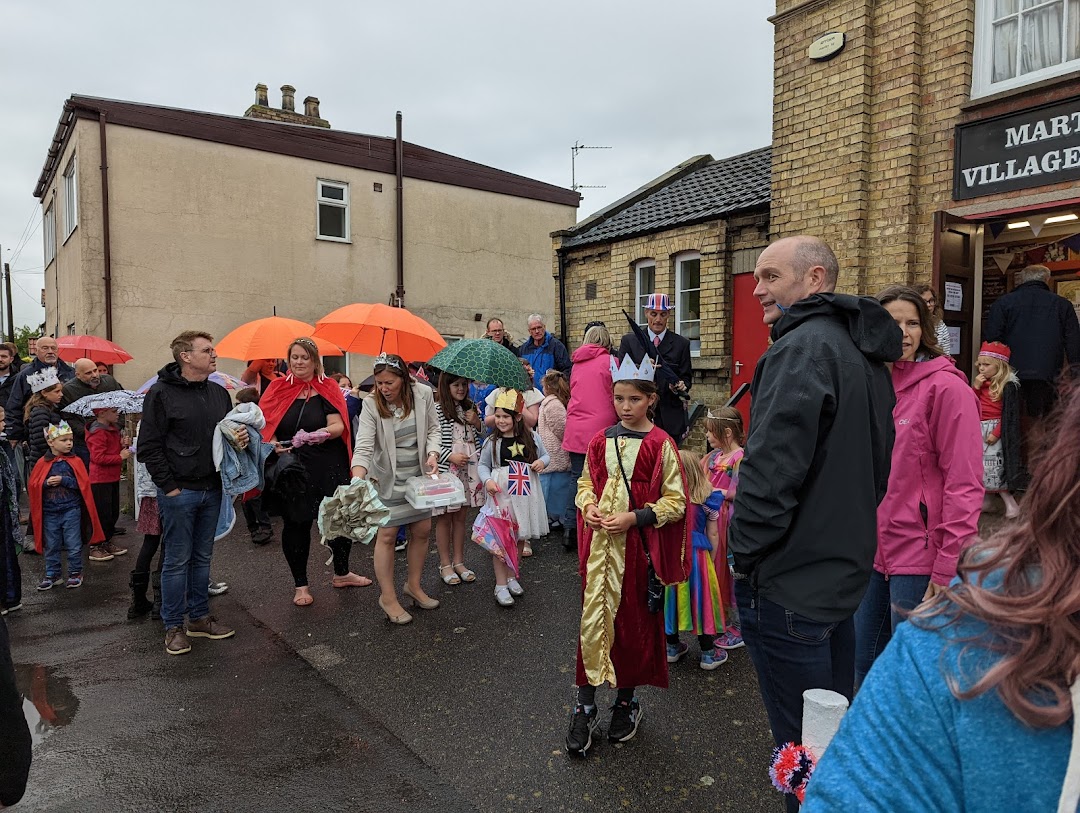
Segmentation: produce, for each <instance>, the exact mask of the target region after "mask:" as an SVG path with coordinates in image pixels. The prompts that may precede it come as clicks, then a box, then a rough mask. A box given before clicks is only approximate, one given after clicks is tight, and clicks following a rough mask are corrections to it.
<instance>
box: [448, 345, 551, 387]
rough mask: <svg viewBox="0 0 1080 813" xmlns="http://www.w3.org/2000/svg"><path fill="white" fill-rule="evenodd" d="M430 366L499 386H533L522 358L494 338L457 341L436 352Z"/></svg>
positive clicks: (471, 379)
mask: <svg viewBox="0 0 1080 813" xmlns="http://www.w3.org/2000/svg"><path fill="white" fill-rule="evenodd" d="M428 366H430V367H434V368H436V369H438V370H442V371H443V372H445V373H451V374H453V375H460V376H464V377H465V378H467V379H469V380H470V381H483V382H484V383H485V384H494V385H495V386H496V387H507V388H508V389H513V390H519V391H525V390H530V389H532V386H533V383H532V380H531V379H530V378H529V377H528V375H526V373H525V368H524V367H522V365H521V359H519V358H518V357H517V356H515V355H514V354H513V353H511V352H510V351H509V350H507V349H506V348H505V347H503V346H502V345H501V344H499V343H498V342H493V341H492V340H491V339H461V340H460V341H456V342H454V343H453V344H451V345H449V346H448V347H446V348H445V349H444V350H440V351H439V352H438V353H436V354H435V356H434V357H433V358H432V359H431V361H429V362H428Z"/></svg>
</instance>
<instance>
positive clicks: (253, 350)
mask: <svg viewBox="0 0 1080 813" xmlns="http://www.w3.org/2000/svg"><path fill="white" fill-rule="evenodd" d="M314 331H315V328H314V327H313V326H312V325H309V324H308V323H307V322H301V321H300V320H299V319H286V318H285V317H284V316H267V317H266V318H265V319H256V320H255V321H253V322H247V323H246V324H243V325H240V327H238V328H236V329H235V330H233V331H231V332H230V333H229V334H228V335H227V336H225V337H223V338H222V339H221V341H219V342H218V343H217V345H216V348H215V349H216V350H217V354H218V355H219V356H222V357H223V358H227V359H240V360H241V361H250V360H251V359H281V358H285V351H286V350H288V349H289V344H290V342H292V340H293V339H298V338H300V337H301V336H311V337H312V338H315V337H314V336H313V335H312V334H313V333H314ZM315 346H316V347H318V348H319V355H320V356H343V355H345V354H344V353H342V352H341V350H340V349H339V348H338V347H337V346H336V345H335V344H333V343H332V342H328V341H325V340H320V339H317V338H316V339H315Z"/></svg>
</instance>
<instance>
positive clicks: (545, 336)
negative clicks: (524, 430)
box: [517, 313, 571, 391]
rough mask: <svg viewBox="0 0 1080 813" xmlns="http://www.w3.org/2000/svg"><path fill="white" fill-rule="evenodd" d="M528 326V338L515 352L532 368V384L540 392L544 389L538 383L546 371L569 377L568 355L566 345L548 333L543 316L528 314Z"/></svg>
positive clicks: (569, 364)
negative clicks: (553, 371)
mask: <svg viewBox="0 0 1080 813" xmlns="http://www.w3.org/2000/svg"><path fill="white" fill-rule="evenodd" d="M528 326H529V338H527V339H526V340H525V341H523V342H522V343H521V347H519V348H518V351H517V352H518V355H519V356H521V357H522V358H523V359H525V360H526V361H527V362H529V366H530V367H532V368H533V383H534V384H535V386H536V388H537V389H538V390H541V391H542V390H543V389H544V387H543V385H542V384H541V383H540V382H541V380H542V379H543V378H544V375H545V374H546V373H547V371H548V370H558V371H559V372H560V373H562V374H563V375H565V376H566V377H567V378H569V377H570V367H571V363H570V354H569V353H568V352H566V345H564V344H563V343H562V342H560V341H559V340H558V339H556V338H555V337H554V336H552V335H551V334H550V333H548V330H547V327H546V326H545V325H544V317H543V316H541V315H540V314H538V313H530V314H529V320H528Z"/></svg>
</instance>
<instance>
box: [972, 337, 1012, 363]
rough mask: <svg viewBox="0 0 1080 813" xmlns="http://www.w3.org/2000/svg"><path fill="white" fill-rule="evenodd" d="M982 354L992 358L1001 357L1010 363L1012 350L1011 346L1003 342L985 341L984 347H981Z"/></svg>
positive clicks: (980, 353)
mask: <svg viewBox="0 0 1080 813" xmlns="http://www.w3.org/2000/svg"><path fill="white" fill-rule="evenodd" d="M979 355H980V356H989V357H990V358H992V359H1001V360H1002V361H1004V362H1006V363H1008V361H1009V358H1010V357H1011V356H1012V350H1010V349H1009V346H1008V345H1006V344H1002V343H1001V342H983V343H982V347H980V348H979Z"/></svg>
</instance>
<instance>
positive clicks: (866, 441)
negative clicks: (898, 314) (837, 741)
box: [729, 237, 901, 810]
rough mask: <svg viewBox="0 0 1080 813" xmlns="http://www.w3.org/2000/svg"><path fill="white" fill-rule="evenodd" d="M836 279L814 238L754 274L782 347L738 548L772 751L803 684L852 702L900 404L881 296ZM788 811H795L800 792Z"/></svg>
mask: <svg viewBox="0 0 1080 813" xmlns="http://www.w3.org/2000/svg"><path fill="white" fill-rule="evenodd" d="M838 273H839V267H838V265H837V262H836V257H835V256H834V255H833V253H832V251H831V250H830V249H829V247H828V246H827V245H826V244H825V243H824V242H823V241H821V240H819V239H817V238H813V237H789V238H786V239H783V240H779V241H777V242H775V243H773V244H771V245H770V246H769V247H768V248H766V249H765V251H763V252H762V253H761V256H760V257H759V258H758V261H757V266H756V268H755V269H754V277H755V279H757V282H758V284H757V287H756V288H755V289H754V296H756V297H757V298H758V301H759V302H761V305H762V308H763V309H764V321H765V323H766V324H770V325H772V340H773V345H772V346H771V347H770V348H769V349H768V350H767V351H766V352H765V355H763V356H762V357H761V360H760V361H759V362H758V365H757V369H756V370H755V372H754V379H753V382H752V383H751V385H750V392H751V394H752V396H753V401H752V402H751V405H750V437H749V438H748V440H747V443H746V457H744V458H743V462H742V465H741V467H740V470H739V488H738V490H737V491H736V496H735V509H734V512H733V515H732V520H731V526H730V534H729V547H730V550H731V552H732V554H733V556H734V559H735V579H736V581H735V597H736V602H737V604H738V608H739V617H740V619H741V623H742V634H743V639H744V640H745V642H746V646H747V647H748V649H749V651H750V657H751V659H752V660H753V662H754V667H755V668H756V670H757V673H758V682H759V683H760V686H761V693H762V699H763V700H764V702H765V709H766V711H767V712H768V715H769V723H770V725H771V726H772V731H773V736H774V737H775V739H776V743H777V745H782V744H783V743H785V742H792V741H793V742H796V743H798V742H802V693H803V691H804V690H805V689H831V690H833V691H836V692H839V693H840V694H843V695H845V696H846V697H848V698H849V699H850V698H851V696H852V693H853V683H854V678H855V626H854V621H853V616H854V614H855V610H856V608H857V607H858V606H859V602H860V601H861V600H862V597H863V593H865V592H866V587H867V584H868V583H869V581H870V571H871V568H872V566H873V561H874V551H875V550H876V548H877V506H878V503H879V502H880V501H881V500H882V499H883V498H884V496H885V491H886V489H887V487H888V482H889V468H890V456H891V454H892V445H893V438H894V430H893V422H892V409H893V406H894V404H895V396H894V394H893V388H892V381H891V379H890V376H889V371H888V369H887V368H886V366H885V362H888V361H895V360H896V359H898V358H900V355H901V333H900V329H899V328H898V327H897V326H896V323H895V322H894V321H893V319H892V317H891V316H890V315H889V313H888V311H886V310H885V309H884V308H883V307H881V306H880V305H879V304H878V303H877V302H876V301H874V300H872V299H865V298H859V297H854V296H846V295H843V294H835V293H832V291H833V290H834V288H835V286H836V278H837V275H838ZM788 809H789V810H797V809H798V803H797V801H796V800H795V798H794V797H793V796H789V797H788Z"/></svg>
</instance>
